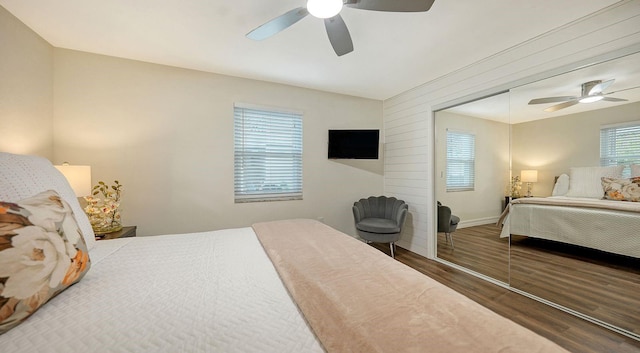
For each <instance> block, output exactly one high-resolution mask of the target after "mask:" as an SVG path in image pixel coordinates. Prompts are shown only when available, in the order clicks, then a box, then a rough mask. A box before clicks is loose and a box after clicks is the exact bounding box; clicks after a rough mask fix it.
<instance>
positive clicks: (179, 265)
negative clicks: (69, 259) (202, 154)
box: [0, 228, 323, 353]
mask: <svg viewBox="0 0 640 353" xmlns="http://www.w3.org/2000/svg"><path fill="white" fill-rule="evenodd" d="M90 256H91V260H92V262H93V264H92V267H91V270H90V271H89V273H88V274H87V275H86V277H85V278H84V279H83V280H82V281H81V282H80V283H78V284H76V285H74V286H72V287H71V288H69V289H68V290H66V291H65V292H63V293H61V294H60V295H59V296H57V297H55V298H53V299H52V300H51V301H50V302H49V303H47V304H46V305H45V306H44V307H42V308H41V309H40V310H38V311H37V312H36V313H35V314H34V315H33V316H32V317H30V318H29V319H27V320H26V321H25V322H23V323H22V324H21V325H19V326H18V327H16V328H14V329H12V330H10V331H9V332H7V333H5V334H4V335H1V336H0V348H1V349H0V351H2V352H3V353H10V352H83V353H84V352H154V353H155V352H167V353H169V352H171V353H177V352H225V353H227V352H242V353H245V352H278V353H282V352H296V353H298V352H323V348H322V347H321V345H320V343H318V341H317V339H316V337H315V335H314V334H313V332H312V331H311V329H310V328H309V327H308V325H307V323H306V322H305V320H304V318H303V317H302V315H301V314H300V312H299V311H298V308H297V306H296V305H295V304H294V303H293V301H292V300H291V298H290V297H289V294H288V292H287V290H286V289H285V287H284V286H283V284H282V282H281V281H280V279H279V277H278V275H277V273H276V271H275V269H274V267H273V265H272V264H271V261H270V260H269V259H268V258H267V256H266V254H265V253H264V250H263V248H262V246H261V245H260V243H259V242H258V240H257V238H256V236H255V233H254V232H253V230H252V229H251V228H240V229H229V230H223V231H215V232H205V233H193V234H181V235H167V236H155V237H138V238H124V239H115V240H104V241H99V242H97V244H96V247H95V248H94V249H93V250H92V251H91V253H90Z"/></svg>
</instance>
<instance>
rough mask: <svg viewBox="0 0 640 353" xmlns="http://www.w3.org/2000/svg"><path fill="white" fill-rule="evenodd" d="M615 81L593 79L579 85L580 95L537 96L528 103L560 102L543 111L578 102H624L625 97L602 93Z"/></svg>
mask: <svg viewBox="0 0 640 353" xmlns="http://www.w3.org/2000/svg"><path fill="white" fill-rule="evenodd" d="M613 82H615V79H611V80H608V81H604V82H603V81H602V80H595V81H589V82H585V83H583V84H582V85H581V87H582V94H581V95H580V97H573V96H562V97H546V98H537V99H532V100H530V101H529V104H547V103H558V102H562V103H560V104H556V105H552V106H550V107H549V108H547V109H545V110H544V111H545V112H555V111H557V110H560V109H564V108H568V107H570V106H573V105H576V104H578V103H593V102H597V101H601V100H602V101H608V102H626V101H627V100H626V99H621V98H614V97H605V95H607V94H611V93H615V92H610V93H603V91H604V90H605V89H607V88H608V87H609V86H611V85H612V84H613Z"/></svg>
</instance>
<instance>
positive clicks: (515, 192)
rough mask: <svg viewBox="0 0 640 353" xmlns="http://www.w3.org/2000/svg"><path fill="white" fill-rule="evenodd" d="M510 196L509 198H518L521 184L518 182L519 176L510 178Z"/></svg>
mask: <svg viewBox="0 0 640 353" xmlns="http://www.w3.org/2000/svg"><path fill="white" fill-rule="evenodd" d="M510 187H511V188H510V190H509V191H510V192H509V193H510V196H511V197H520V190H521V188H522V182H521V181H520V176H519V175H517V176H514V177H511V184H510Z"/></svg>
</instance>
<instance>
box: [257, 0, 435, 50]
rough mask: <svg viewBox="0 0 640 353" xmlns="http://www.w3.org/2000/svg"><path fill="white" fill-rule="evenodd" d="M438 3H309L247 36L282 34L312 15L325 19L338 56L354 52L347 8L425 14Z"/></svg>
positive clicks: (328, 0) (358, 0) (322, 0)
mask: <svg viewBox="0 0 640 353" xmlns="http://www.w3.org/2000/svg"><path fill="white" fill-rule="evenodd" d="M434 1H435V0H308V1H307V6H306V7H298V8H295V9H293V10H291V11H289V12H287V13H285V14H283V15H280V16H278V17H276V18H274V19H272V20H271V21H268V22H267V23H265V24H263V25H262V26H260V27H258V28H256V29H254V30H253V31H251V32H249V33H247V37H248V38H250V39H253V40H263V39H266V38H269V37H271V36H272V35H274V34H276V33H279V32H280V31H282V30H284V29H286V28H288V27H289V26H291V25H293V24H294V23H296V22H298V21H300V20H301V19H303V18H305V17H306V16H307V15H309V14H311V15H312V16H314V17H317V18H322V19H324V26H325V28H326V30H327V35H328V36H329V41H330V42H331V46H333V50H335V52H336V54H337V55H338V56H342V55H344V54H347V53H350V52H352V51H353V42H352V41H351V35H350V34H349V30H348V29H347V25H346V24H345V23H344V21H343V20H342V17H341V16H340V11H341V10H342V7H343V6H347V7H352V8H354V9H361V10H372V11H386V12H424V11H428V10H429V9H430V8H431V5H433V2H434Z"/></svg>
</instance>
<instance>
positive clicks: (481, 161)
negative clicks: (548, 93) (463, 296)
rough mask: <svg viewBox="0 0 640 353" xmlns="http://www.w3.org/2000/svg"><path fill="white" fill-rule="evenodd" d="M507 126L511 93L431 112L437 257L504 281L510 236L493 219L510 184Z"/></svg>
mask: <svg viewBox="0 0 640 353" xmlns="http://www.w3.org/2000/svg"><path fill="white" fill-rule="evenodd" d="M509 129H510V124H509V93H503V94H498V95H494V96H491V97H487V98H483V99H480V100H477V101H474V102H468V103H465V104H462V105H458V106H455V107H451V108H448V109H445V110H441V111H438V112H436V113H435V132H436V146H435V153H436V178H435V180H436V185H435V187H436V192H435V195H436V199H437V200H438V202H440V204H441V206H439V207H438V239H437V246H438V247H437V256H438V258H440V259H442V260H445V261H448V262H451V263H454V264H457V265H460V266H463V267H465V268H468V269H470V270H472V271H475V272H477V273H480V274H482V275H485V276H488V277H491V278H492V279H495V280H497V281H501V282H504V283H508V281H509V237H508V236H507V237H502V238H501V237H500V227H498V226H497V225H496V222H497V221H498V218H499V217H500V215H501V213H502V211H503V209H504V207H505V205H506V204H505V195H507V193H506V192H507V191H506V189H507V188H508V185H509V139H510V137H509V136H510V133H509ZM449 215H451V216H449Z"/></svg>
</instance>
